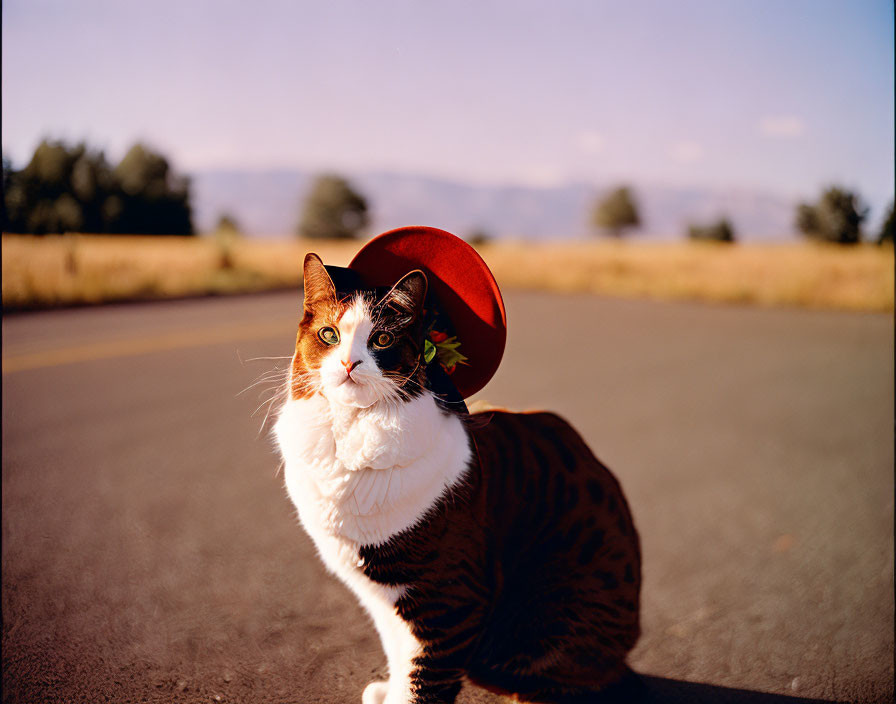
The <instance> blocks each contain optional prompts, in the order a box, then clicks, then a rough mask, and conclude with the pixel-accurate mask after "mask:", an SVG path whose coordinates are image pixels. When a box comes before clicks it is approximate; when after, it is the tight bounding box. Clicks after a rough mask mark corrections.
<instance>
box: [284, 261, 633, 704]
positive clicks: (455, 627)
mask: <svg viewBox="0 0 896 704" xmlns="http://www.w3.org/2000/svg"><path fill="white" fill-rule="evenodd" d="M318 261H319V260H318ZM321 270H322V266H321V267H317V266H316V264H315V263H314V262H312V264H311V269H310V271H309V269H308V266H307V261H306V307H305V316H304V318H303V322H302V324H301V325H300V331H299V337H298V340H297V347H296V356H295V358H294V366H293V377H294V378H293V381H292V384H291V390H292V393H291V395H290V399H289V400H288V401H287V403H286V405H285V406H284V408H283V409H282V411H281V415H280V418H279V420H278V422H277V427H276V435H277V439H278V442H279V444H280V448H281V451H282V453H283V456H284V459H285V467H286V472H285V475H286V483H287V489H288V491H289V494H290V497H291V498H292V500H293V501H294V503H295V504H296V507H297V509H298V512H299V516H300V518H301V520H302V523H303V525H304V526H305V528H306V530H307V531H308V533H309V534H310V535H311V536H312V538H313V539H314V541H315V543H316V544H317V547H318V550H319V551H320V554H321V557H322V559H323V561H324V563H325V564H326V565H327V566H328V567H329V568H330V569H331V570H332V571H333V572H334V573H335V574H336V575H337V576H339V577H340V578H341V579H342V580H343V581H344V582H345V583H346V584H347V585H348V586H349V587H350V588H351V589H352V590H353V591H354V592H355V594H356V595H357V596H358V598H359V600H360V601H361V603H362V604H363V605H364V606H365V608H366V609H367V610H368V612H369V613H370V614H371V617H372V618H373V621H374V624H375V625H376V628H377V631H378V632H379V634H380V637H381V640H382V641H383V647H384V650H385V652H386V655H387V659H388V663H389V673H390V677H389V681H388V682H387V683H381V682H374V683H371V684H370V685H369V686H368V687H367V689H366V690H365V692H364V695H363V697H362V701H363V702H364V704H383V703H385V704H404V703H406V702H452V701H454V699H455V697H456V696H457V693H458V691H459V690H460V687H461V683H462V682H463V680H464V679H465V678H466V679H468V680H470V681H472V682H474V683H476V684H478V685H480V686H483V687H486V688H489V689H492V690H494V691H498V692H504V693H510V694H515V695H516V696H517V697H518V698H519V699H520V700H522V701H545V702H552V701H557V702H561V701H591V698H592V696H593V695H594V693H596V692H598V691H600V690H604V689H605V688H607V687H608V686H610V685H613V684H614V683H616V682H618V681H619V680H620V679H622V678H623V677H624V676H625V675H626V674H627V673H628V669H627V668H626V665H625V657H626V655H627V653H628V652H629V651H630V650H631V648H632V647H633V646H634V644H635V641H636V640H637V638H638V634H639V625H638V613H639V589H640V551H639V544H638V536H637V533H636V531H635V528H634V525H633V522H632V518H631V514H630V512H629V509H628V506H627V504H626V501H625V498H624V496H623V494H622V491H621V489H620V486H619V484H618V482H617V481H616V479H615V478H614V477H613V475H612V474H611V473H610V472H609V471H608V470H607V469H606V468H605V467H604V466H603V465H602V464H601V463H600V462H599V461H598V460H597V459H596V458H595V457H594V455H593V454H592V453H591V451H590V450H589V449H588V447H587V446H586V444H585V443H584V442H583V440H582V439H581V438H580V437H579V435H578V434H577V433H576V432H575V431H574V430H573V429H572V428H571V427H570V426H569V425H568V424H567V423H566V422H565V421H563V420H562V419H561V418H559V417H557V416H555V415H553V414H550V413H528V414H518V413H509V412H506V411H487V412H483V413H479V414H474V415H472V416H458V415H456V414H453V413H451V412H450V411H447V410H445V408H444V405H443V404H439V403H437V401H436V399H435V398H434V397H433V395H432V394H431V393H430V392H428V391H426V390H425V388H423V387H422V386H419V385H418V386H417V387H415V392H414V393H413V394H407V393H403V394H395V395H390V394H388V393H385V395H383V396H382V398H380V399H379V400H376V399H374V401H373V402H372V403H367V401H370V399H371V398H374V397H375V396H376V394H374V392H373V391H369V389H368V390H367V391H363V390H362V391H363V393H362V392H361V391H357V393H355V392H353V393H355V395H352V396H350V397H345V399H343V398H342V397H340V396H338V394H335V393H334V392H333V388H332V386H331V385H332V384H335V383H336V382H333V381H330V382H328V381H326V379H327V372H326V371H325V370H326V368H327V364H328V356H327V355H332V354H342V353H343V352H345V351H346V350H348V349H349V348H351V355H352V358H353V359H354V358H355V357H357V358H358V359H361V358H363V359H364V361H365V364H366V365H367V367H368V368H367V373H368V374H370V375H372V376H371V379H372V377H373V376H375V375H376V374H377V373H378V362H377V358H376V357H374V356H373V355H372V350H364V349H362V347H363V345H359V344H358V342H357V340H356V339H355V338H356V337H357V332H356V331H358V330H363V331H364V333H363V334H364V335H368V334H370V335H373V333H371V332H370V329H368V328H365V327H364V325H365V324H366V323H365V322H364V321H365V320H368V319H369V320H370V326H368V327H372V328H376V327H377V325H379V326H383V325H388V324H389V322H388V320H384V319H382V315H381V317H380V318H379V319H378V320H377V322H376V323H374V322H373V317H374V316H373V314H372V313H371V311H373V310H376V307H377V305H378V303H377V302H376V300H375V297H373V298H372V299H371V301H369V302H368V304H367V306H366V307H364V306H355V307H354V308H353V306H352V305H348V306H346V305H345V304H344V303H340V301H341V300H343V299H341V298H340V295H339V294H338V293H337V292H335V291H327V290H326V289H327V286H326V285H327V280H326V279H324V278H323V277H321V276H320V272H321ZM411 293H412V294H413V293H414V291H413V290H412V291H411ZM416 294H417V295H419V294H420V290H419V288H418V290H417V291H416ZM412 298H413V296H412ZM309 301H310V303H309ZM406 303H409V304H408V305H407V306H403V308H402V310H403V313H402V314H403V315H405V316H406V318H405V319H404V321H403V322H402V323H401V324H396V327H394V328H393V329H394V330H395V331H396V339H398V337H402V336H403V339H404V338H406V340H405V341H404V342H403V343H402V344H403V345H404V348H403V350H396V351H395V353H394V354H393V356H392V357H391V358H390V359H391V363H392V364H394V365H395V367H394V368H393V369H391V370H390V372H391V374H392V376H391V377H390V378H391V379H393V381H395V380H400V379H405V378H407V377H409V376H410V375H412V374H413V373H414V372H415V371H416V367H415V365H416V360H415V354H419V353H418V352H416V350H417V349H422V337H420V336H419V335H420V334H421V333H420V331H419V330H418V331H414V330H413V329H411V328H412V323H413V319H414V316H413V309H414V306H415V305H422V300H418V301H417V302H416V303H413V302H412V301H411V302H406ZM352 310H354V312H352ZM322 311H324V312H322ZM365 311H366V313H365ZM408 311H411V314H410V316H409V317H408ZM380 312H381V314H382V309H381V310H380ZM365 315H367V316H368V318H365ZM385 317H386V318H388V315H385ZM315 321H317V322H315ZM409 321H410V322H409ZM340 323H342V324H343V327H344V328H345V331H344V332H343V331H342V330H341V328H340V334H341V335H342V336H343V338H344V339H345V341H346V342H345V347H344V349H342V350H340V347H341V346H342V342H340V346H337V347H334V348H332V349H322V348H321V346H320V345H316V344H315V339H316V335H317V332H316V331H317V329H318V328H319V326H320V325H321V324H328V325H329V324H332V325H337V326H338V325H340ZM415 335H416V336H417V337H415ZM371 339H373V338H371ZM330 366H331V368H332V367H333V365H330ZM363 366H364V365H362V367H363ZM350 376H351V375H350ZM417 378H420V377H417ZM423 378H425V376H424V377H423ZM340 383H341V381H340ZM378 383H380V382H379V381H376V382H373V381H371V386H370V388H371V389H377V388H379V387H377V386H376V384H378ZM395 383H397V382H395ZM338 385H339V384H337V386H338ZM342 385H344V384H342ZM359 385H362V386H363V384H362V383H361V382H360V381H359ZM368 391H369V393H368ZM377 393H380V392H377ZM356 398H363V399H364V403H363V404H362V403H354V402H353V400H354V399H356ZM346 399H347V400H348V402H344V401H346Z"/></svg>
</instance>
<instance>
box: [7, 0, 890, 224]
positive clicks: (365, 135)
mask: <svg viewBox="0 0 896 704" xmlns="http://www.w3.org/2000/svg"><path fill="white" fill-rule="evenodd" d="M2 12H3V74H2V78H3V85H2V99H3V103H2V118H3V123H2V125H3V128H2V146H3V153H4V155H6V156H8V157H9V158H10V159H11V160H12V163H13V165H14V166H16V167H19V166H22V165H24V164H25V163H26V162H27V160H28V159H29V158H30V155H31V153H32V152H33V150H34V148H35V146H36V145H37V144H38V143H39V141H40V140H41V139H43V138H46V137H49V138H54V139H65V140H68V141H80V140H86V141H87V142H88V143H89V144H90V145H92V146H95V147H97V148H101V149H103V150H105V152H106V155H107V157H108V158H109V159H110V160H112V161H113V162H114V161H115V160H117V159H118V158H120V157H121V156H122V155H123V153H124V152H125V151H126V149H127V148H128V147H129V146H130V145H131V144H133V143H134V142H135V141H138V140H141V141H144V142H147V143H148V144H150V145H152V146H154V147H155V148H157V149H159V150H161V151H162V152H164V153H165V154H166V155H167V156H168V157H169V158H170V160H171V161H172V163H173V164H174V165H175V167H176V168H177V169H179V170H181V171H186V172H195V171H197V170H205V169H210V168H236V169H280V168H283V169H291V168H301V169H331V170H337V171H338V170H344V171H347V172H359V171H382V170H388V171H399V172H411V173H418V174H425V175H432V176H440V177H448V178H452V179H457V180H460V181H466V182H474V183H500V184H526V185H544V186H550V185H560V184H564V183H567V182H571V181H586V182H590V183H609V182H614V181H627V182H631V183H635V184H637V183H639V182H640V183H651V184H663V185H672V186H685V187H687V186H694V187H706V186H711V187H723V188H746V189H758V190H761V191H763V192H769V193H776V194H781V195H784V196H787V197H813V196H816V195H817V194H818V193H819V192H820V189H821V188H822V187H824V186H826V185H828V184H834V183H836V184H842V185H844V186H846V187H849V188H853V189H856V190H857V191H858V192H859V193H860V194H861V195H862V196H863V197H864V199H865V201H866V202H867V203H869V204H870V205H872V206H873V207H874V211H873V214H878V215H879V213H880V212H881V210H882V208H883V206H884V205H886V204H887V203H889V201H890V200H891V199H892V194H893V190H894V157H893V154H894V72H893V59H894V46H893V44H894V41H893V35H894V26H893V4H892V2H890V0H667V1H665V2H661V1H659V0H629V1H623V0H616V1H614V2H611V1H609V0H558V1H556V2H548V1H547V0H544V1H542V2H531V1H528V0H503V1H501V2H497V1H494V0H478V1H476V2H473V1H467V0H461V1H459V2H453V3H434V2H419V1H418V0H407V1H404V0H380V1H378V2H369V1H364V0H358V1H348V0H332V1H328V2H323V1H319V2H272V1H265V0H256V1H255V2H252V3H247V2H244V1H241V2H230V1H229V0H228V1H222V0H216V1H214V2H206V1H204V0H159V1H156V2H153V3H147V2H137V1H135V0H79V2H76V3H75V2H69V1H66V0H6V1H5V2H3V8H2Z"/></svg>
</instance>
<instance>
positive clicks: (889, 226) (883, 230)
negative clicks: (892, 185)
mask: <svg viewBox="0 0 896 704" xmlns="http://www.w3.org/2000/svg"><path fill="white" fill-rule="evenodd" d="M894 205H896V203H890V209H889V210H888V211H887V216H886V217H885V218H884V223H883V225H881V227H880V233H879V234H878V236H877V243H878V244H883V243H884V242H892V241H893V206H894Z"/></svg>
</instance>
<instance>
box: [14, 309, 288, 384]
mask: <svg viewBox="0 0 896 704" xmlns="http://www.w3.org/2000/svg"><path fill="white" fill-rule="evenodd" d="M296 323H297V321H296V320H295V319H291V318H284V319H283V320H281V321H269V322H266V323H253V324H240V325H238V324H233V323H231V324H229V325H218V326H214V327H207V328H195V329H192V330H183V331H178V332H169V333H160V334H158V335H153V336H151V337H131V338H125V339H122V340H106V341H102V342H92V343H88V344H84V345H74V346H71V347H58V348H55V349H49V350H41V351H37V352H27V353H23V354H12V355H9V356H8V357H3V374H12V373H13V372H21V371H25V370H27V369H41V368H43V367H57V366H60V365H64V364H75V363H77V362H90V361H94V360H98V359H114V358H117V357H133V356H136V355H141V354H148V353H150V352H161V351H164V350H175V349H183V348H187V347H203V346H205V345H216V344H220V343H222V342H236V341H237V340H252V339H258V338H264V337H275V336H278V335H283V336H284V337H286V338H289V336H290V332H291V331H293V330H294V328H295V326H296ZM290 342H291V340H290Z"/></svg>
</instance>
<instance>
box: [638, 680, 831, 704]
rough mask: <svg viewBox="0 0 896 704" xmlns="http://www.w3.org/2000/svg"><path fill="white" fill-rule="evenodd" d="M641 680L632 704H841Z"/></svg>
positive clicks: (698, 685) (677, 682)
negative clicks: (640, 686)
mask: <svg viewBox="0 0 896 704" xmlns="http://www.w3.org/2000/svg"><path fill="white" fill-rule="evenodd" d="M640 680H641V683H642V685H643V687H642V688H639V690H640V691H639V692H638V693H637V694H636V695H635V696H634V697H632V698H627V699H626V700H625V701H627V702H630V703H631V704H838V703H836V702H830V701H828V700H823V699H806V698H803V697H799V696H790V695H786V694H768V693H766V692H755V691H751V690H748V689H733V688H731V687H720V686H718V685H714V684H702V683H700V682H684V681H681V680H673V679H667V678H665V677H653V676H651V675H642V676H641V677H640Z"/></svg>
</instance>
